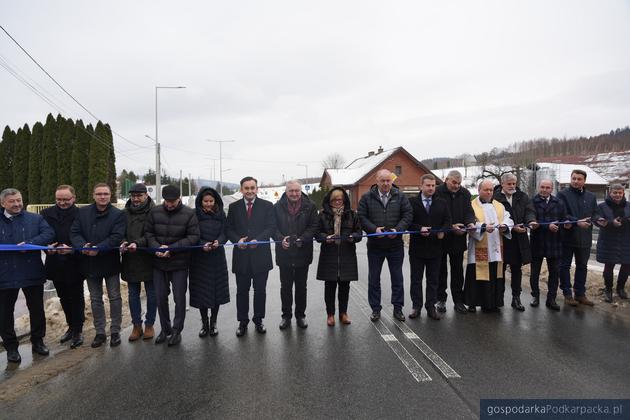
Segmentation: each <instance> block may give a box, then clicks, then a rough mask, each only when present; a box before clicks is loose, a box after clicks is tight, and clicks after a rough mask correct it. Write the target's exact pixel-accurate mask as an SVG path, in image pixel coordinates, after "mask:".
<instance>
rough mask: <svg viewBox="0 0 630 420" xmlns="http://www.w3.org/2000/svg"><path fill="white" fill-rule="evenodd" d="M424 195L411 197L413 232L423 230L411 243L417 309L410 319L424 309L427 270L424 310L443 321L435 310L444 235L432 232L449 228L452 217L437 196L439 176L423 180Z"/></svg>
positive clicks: (412, 273) (410, 256)
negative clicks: (424, 286)
mask: <svg viewBox="0 0 630 420" xmlns="http://www.w3.org/2000/svg"><path fill="white" fill-rule="evenodd" d="M420 191H421V192H420V194H419V195H418V197H414V198H411V199H410V200H409V203H410V204H411V208H412V209H413V219H412V221H411V229H412V230H418V231H420V233H419V234H412V235H411V238H410V242H409V262H410V264H411V285H410V289H411V302H412V303H413V310H412V312H411V313H410V314H409V318H412V319H413V318H417V317H418V316H419V315H420V311H421V310H422V276H423V274H424V272H425V271H426V274H427V286H426V292H427V293H426V300H425V305H424V307H425V308H426V310H427V314H428V315H429V318H431V319H434V320H436V321H437V320H439V319H440V316H439V315H438V313H437V310H436V308H435V303H436V302H437V289H438V283H439V278H440V262H441V259H442V242H443V239H444V232H433V233H432V232H431V229H449V228H450V227H451V215H450V212H449V210H448V204H447V203H446V201H444V200H443V199H441V198H440V197H437V196H435V195H434V193H435V177H434V176H433V175H431V174H425V175H423V176H422V178H421V186H420Z"/></svg>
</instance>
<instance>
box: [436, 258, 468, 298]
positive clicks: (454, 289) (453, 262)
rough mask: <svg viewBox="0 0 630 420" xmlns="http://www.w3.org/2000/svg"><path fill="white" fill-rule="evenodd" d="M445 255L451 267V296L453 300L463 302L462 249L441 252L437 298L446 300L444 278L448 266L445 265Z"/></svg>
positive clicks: (446, 275)
mask: <svg viewBox="0 0 630 420" xmlns="http://www.w3.org/2000/svg"><path fill="white" fill-rule="evenodd" d="M447 256H448V261H449V265H450V268H451V296H452V297H453V302H454V303H464V251H461V252H459V251H457V252H451V251H445V252H444V253H443V254H442V261H441V262H440V279H439V283H438V289H437V299H438V300H441V301H442V302H446V299H447V298H448V294H447V293H446V287H447V282H446V279H447V277H448V266H447V265H446V257H447Z"/></svg>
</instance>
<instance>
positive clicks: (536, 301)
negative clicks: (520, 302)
mask: <svg viewBox="0 0 630 420" xmlns="http://www.w3.org/2000/svg"><path fill="white" fill-rule="evenodd" d="M538 305H540V298H539V297H538V296H534V297H533V298H532V301H531V302H530V304H529V306H531V307H532V308H537V307H538Z"/></svg>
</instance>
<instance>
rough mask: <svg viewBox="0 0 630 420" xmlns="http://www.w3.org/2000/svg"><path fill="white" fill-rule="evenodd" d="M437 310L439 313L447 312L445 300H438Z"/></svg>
mask: <svg viewBox="0 0 630 420" xmlns="http://www.w3.org/2000/svg"><path fill="white" fill-rule="evenodd" d="M435 309H437V311H438V312H446V302H445V301H443V300H438V301H437V303H436V304H435Z"/></svg>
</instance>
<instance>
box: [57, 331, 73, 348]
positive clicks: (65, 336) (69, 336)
mask: <svg viewBox="0 0 630 420" xmlns="http://www.w3.org/2000/svg"><path fill="white" fill-rule="evenodd" d="M70 340H72V329H71V328H68V329H67V330H66V332H65V333H63V335H62V336H61V338H59V342H60V343H61V344H63V343H65V342H66V341H70Z"/></svg>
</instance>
